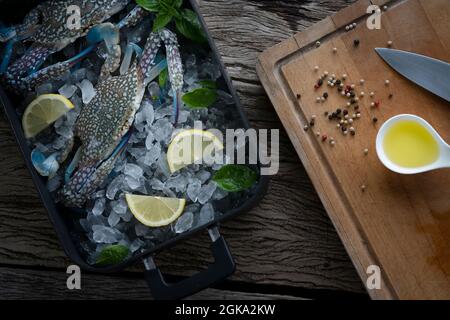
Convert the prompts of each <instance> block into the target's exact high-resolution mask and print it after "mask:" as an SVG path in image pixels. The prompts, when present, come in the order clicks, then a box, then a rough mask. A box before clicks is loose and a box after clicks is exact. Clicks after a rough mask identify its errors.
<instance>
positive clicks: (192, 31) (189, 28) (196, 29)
mask: <svg viewBox="0 0 450 320" xmlns="http://www.w3.org/2000/svg"><path fill="white" fill-rule="evenodd" d="M175 25H176V27H177V30H178V32H179V33H181V34H182V35H183V36H185V37H186V38H188V39H190V40H192V41H195V42H198V43H207V42H208V41H207V40H206V36H205V34H204V33H203V29H202V26H201V24H200V20H199V19H198V16H197V14H196V13H195V12H194V11H192V10H190V9H184V10H183V11H182V15H181V18H179V17H177V18H176V19H175Z"/></svg>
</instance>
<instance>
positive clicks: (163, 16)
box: [153, 11, 173, 32]
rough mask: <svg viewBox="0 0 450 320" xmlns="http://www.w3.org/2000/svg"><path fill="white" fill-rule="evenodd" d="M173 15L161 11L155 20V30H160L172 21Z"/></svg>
mask: <svg viewBox="0 0 450 320" xmlns="http://www.w3.org/2000/svg"><path fill="white" fill-rule="evenodd" d="M172 18H173V15H172V14H170V13H166V12H163V11H160V12H159V13H158V15H157V16H156V19H155V21H154V22H153V32H158V31H159V30H161V29H162V28H164V27H165V26H167V25H168V24H169V22H170V21H172Z"/></svg>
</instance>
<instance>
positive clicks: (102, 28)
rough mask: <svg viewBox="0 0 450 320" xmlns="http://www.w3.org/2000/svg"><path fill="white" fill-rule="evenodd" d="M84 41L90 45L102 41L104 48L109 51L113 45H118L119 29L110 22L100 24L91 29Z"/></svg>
mask: <svg viewBox="0 0 450 320" xmlns="http://www.w3.org/2000/svg"><path fill="white" fill-rule="evenodd" d="M86 39H87V41H88V43H89V44H91V45H92V44H98V43H100V42H102V41H104V42H105V44H106V48H108V50H110V49H111V48H112V47H113V46H114V45H116V44H119V43H120V34H119V28H118V27H117V26H115V25H114V24H112V23H110V22H106V23H102V24H99V25H96V26H94V27H92V28H91V29H90V30H89V32H88V34H87V36H86Z"/></svg>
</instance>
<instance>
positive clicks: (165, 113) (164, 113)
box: [155, 104, 173, 120]
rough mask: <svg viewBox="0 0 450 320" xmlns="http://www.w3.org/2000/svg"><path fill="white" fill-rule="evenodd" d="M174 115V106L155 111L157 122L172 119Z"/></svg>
mask: <svg viewBox="0 0 450 320" xmlns="http://www.w3.org/2000/svg"><path fill="white" fill-rule="evenodd" d="M172 114H173V109H172V105H171V104H168V105H165V106H161V107H160V108H158V109H156V111H155V120H159V119H162V118H167V117H170V116H171V115H172Z"/></svg>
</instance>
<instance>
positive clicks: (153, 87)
mask: <svg viewBox="0 0 450 320" xmlns="http://www.w3.org/2000/svg"><path fill="white" fill-rule="evenodd" d="M148 92H149V93H150V97H152V98H153V99H156V98H159V96H160V95H161V89H160V88H159V84H158V83H156V82H155V81H153V82H152V83H150V84H149V85H148Z"/></svg>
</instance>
